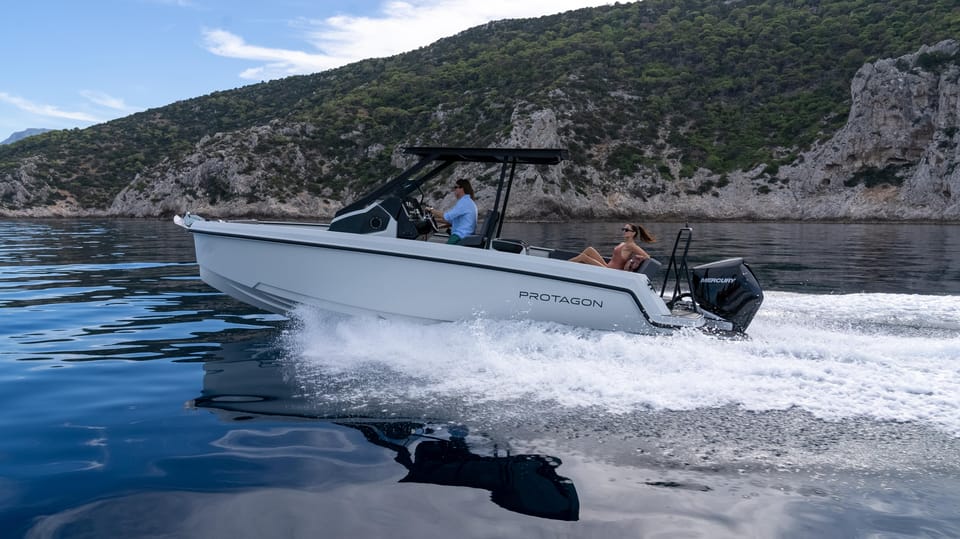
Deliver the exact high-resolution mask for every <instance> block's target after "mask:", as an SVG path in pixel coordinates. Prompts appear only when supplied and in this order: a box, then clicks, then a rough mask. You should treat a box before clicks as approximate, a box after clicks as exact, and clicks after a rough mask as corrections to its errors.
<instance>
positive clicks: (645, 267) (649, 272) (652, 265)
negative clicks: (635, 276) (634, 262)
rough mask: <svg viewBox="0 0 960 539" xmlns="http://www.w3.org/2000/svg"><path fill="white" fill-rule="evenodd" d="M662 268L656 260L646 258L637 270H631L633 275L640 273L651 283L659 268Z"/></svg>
mask: <svg viewBox="0 0 960 539" xmlns="http://www.w3.org/2000/svg"><path fill="white" fill-rule="evenodd" d="M662 267H663V264H661V263H660V261H659V260H657V259H656V258H653V257H651V258H648V259H646V260H644V261H643V262H641V263H640V265H639V266H637V269H635V270H633V272H634V273H642V274H644V275H646V276H647V278H648V279H650V280H651V281H652V280H653V277H654V276H655V275H656V274H657V273H658V272H659V271H660V268H662Z"/></svg>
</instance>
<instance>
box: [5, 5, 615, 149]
mask: <svg viewBox="0 0 960 539" xmlns="http://www.w3.org/2000/svg"><path fill="white" fill-rule="evenodd" d="M611 3H613V2H612V1H610V0H406V1H398V0H393V1H388V0H5V1H4V3H3V7H2V8H0V140H3V139H5V138H7V136H9V135H10V134H12V133H14V132H17V131H21V130H23V129H27V128H32V127H35V128H47V129H66V128H74V127H79V128H84V127H88V126H90V125H94V124H97V123H101V122H105V121H108V120H112V119H115V118H119V117H122V116H127V115H129V114H133V113H135V112H139V111H142V110H146V109H149V108H154V107H161V106H164V105H168V104H170V103H173V102H176V101H180V100H182V99H189V98H192V97H198V96H201V95H205V94H209V93H211V92H215V91H219V90H230V89H233V88H239V87H241V86H246V85H248V84H253V83H257V82H260V81H266V80H273V79H278V78H283V77H286V76H290V75H300V74H306V73H316V72H319V71H325V70H328V69H332V68H336V67H339V66H342V65H346V64H349V63H352V62H356V61H358V60H363V59H366V58H378V57H385V56H392V55H394V54H398V53H401V52H405V51H409V50H413V49H416V48H418V47H422V46H425V45H429V44H430V43H433V42H434V41H436V40H438V39H440V38H443V37H447V36H451V35H454V34H456V33H458V32H461V31H463V30H466V29H467V28H472V27H474V26H478V25H481V24H484V23H486V22H489V21H492V20H501V19H516V18H528V17H539V16H542V15H550V14H554V13H560V12H563V11H568V10H571V9H579V8H582V7H592V6H599V5H606V4H611Z"/></svg>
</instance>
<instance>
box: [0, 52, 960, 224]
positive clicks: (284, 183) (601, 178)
mask: <svg viewBox="0 0 960 539" xmlns="http://www.w3.org/2000/svg"><path fill="white" fill-rule="evenodd" d="M958 80H960V43H958V42H956V41H944V42H941V43H939V44H936V45H934V46H929V47H924V48H922V49H921V50H920V51H918V52H916V53H914V54H910V55H907V56H903V57H901V58H897V59H886V60H880V61H877V62H874V63H870V64H867V65H864V66H863V67H862V68H861V69H860V70H859V71H858V72H857V73H856V75H855V77H854V78H853V81H852V84H851V97H852V106H851V108H850V112H849V117H848V119H847V122H846V124H845V125H844V126H843V127H842V128H841V129H840V130H839V131H838V132H836V133H833V134H824V136H823V137H822V139H821V140H820V142H818V143H816V144H815V145H814V146H813V147H812V148H800V147H796V148H782V152H780V154H781V155H782V156H795V158H793V159H784V160H781V162H780V164H761V165H758V166H756V167H755V168H753V169H751V170H741V171H735V172H733V173H726V174H717V173H714V172H713V171H710V170H708V169H705V168H701V169H700V170H698V171H696V172H695V173H694V174H693V175H692V176H690V175H689V174H687V175H684V174H683V173H681V163H680V162H679V161H673V160H672V159H670V157H669V156H670V155H673V154H676V153H677V150H676V149H675V148H671V147H670V145H669V142H668V141H669V140H670V137H669V129H671V128H670V127H669V123H667V124H666V125H665V127H663V128H662V129H661V134H660V137H659V140H655V141H649V140H648V141H631V142H632V143H633V144H635V145H639V146H641V147H642V151H643V154H644V155H645V156H650V157H654V156H656V157H658V160H657V162H659V163H664V162H665V163H666V164H667V166H662V165H661V166H656V167H654V166H644V165H643V164H640V165H638V166H637V167H635V169H634V170H632V171H630V173H628V174H615V175H611V174H610V173H609V172H608V171H606V172H605V171H603V170H601V169H600V168H598V166H597V165H595V163H603V162H605V161H606V159H605V158H606V157H607V156H609V155H610V154H611V153H612V152H614V151H616V149H617V142H616V141H614V142H608V143H605V144H602V145H594V146H592V147H590V148H588V149H587V151H588V152H589V153H590V154H591V155H592V156H593V159H590V160H587V161H586V164H583V162H581V163H580V164H577V163H576V162H566V163H564V164H563V165H561V166H559V167H551V168H549V169H547V170H540V169H534V168H530V169H526V170H521V171H519V174H520V176H519V180H518V181H517V183H516V185H515V188H514V191H513V193H512V195H511V201H512V205H511V210H510V215H509V216H508V218H510V219H514V220H520V219H617V218H641V219H645V220H650V219H662V218H689V219H801V220H802V219H823V220H949V221H960V200H958V197H960V171H958V169H957V164H958V162H960V121H958V115H960V82H958ZM621 97H622V99H624V100H629V99H633V98H632V97H631V96H629V95H623V96H621ZM556 103H557V105H556V106H555V107H552V108H544V107H542V106H535V105H532V104H530V103H526V102H522V101H521V102H517V103H515V104H514V105H513V116H512V121H511V124H512V127H511V129H510V130H509V132H506V134H504V135H502V137H501V138H500V139H499V140H497V141H494V143H493V144H491V145H493V146H510V147H519V146H528V147H568V146H570V145H571V144H579V143H580V142H582V139H581V138H579V136H578V134H577V131H576V129H577V125H576V124H575V122H574V120H573V118H574V117H575V115H577V114H581V115H582V114H583V113H584V112H585V111H588V109H589V106H590V105H589V103H580V102H578V101H577V100H576V99H573V98H571V97H569V96H564V95H558V96H556ZM437 114H438V115H441V116H442V113H441V111H438V112H437ZM438 121H442V118H438ZM314 131H315V127H314V126H311V125H310V124H309V123H302V122H301V123H290V122H280V121H274V122H270V123H268V124H266V125H261V126H258V127H255V128H250V129H243V130H238V131H232V132H228V133H218V134H216V135H214V136H208V137H204V138H203V139H202V140H200V141H199V142H197V143H196V145H195V147H194V148H193V151H192V152H190V153H189V154H188V155H187V156H186V157H185V158H182V159H177V160H175V161H174V160H165V161H162V162H160V164H159V165H156V166H153V167H150V168H148V169H146V170H144V171H142V172H140V173H139V174H137V175H136V177H134V178H133V179H132V180H131V181H130V182H129V184H128V185H127V186H126V188H124V189H123V191H122V192H120V193H119V195H117V196H116V198H115V199H114V200H113V203H112V204H111V205H110V207H109V209H108V210H106V211H105V212H104V210H91V209H89V208H84V207H82V205H81V204H80V203H79V202H77V200H75V199H74V198H73V196H71V195H70V193H69V192H67V191H64V190H63V189H59V188H58V187H57V186H56V185H55V184H53V183H50V182H47V181H44V179H43V171H44V169H45V166H46V164H45V162H44V158H43V157H36V158H31V159H26V160H24V161H22V162H21V164H20V167H19V170H17V171H16V172H15V173H14V174H12V175H8V176H7V177H5V178H3V179H2V181H0V197H2V198H3V200H4V201H5V202H6V208H7V209H4V210H0V212H2V213H0V214H6V215H15V216H17V215H18V216H57V215H59V216H65V215H92V214H104V213H106V214H107V215H114V216H137V217H148V216H160V215H169V214H171V213H175V212H176V213H181V212H184V211H193V212H196V213H201V214H207V215H214V216H220V217H232V216H262V217H267V216H269V217H295V218H329V217H330V216H332V215H333V213H334V212H335V211H336V210H337V209H338V208H340V207H342V206H343V205H344V204H345V203H349V202H350V201H351V200H352V199H354V198H355V197H356V196H358V195H359V194H362V191H363V190H364V189H366V188H368V187H369V186H362V185H356V183H355V182H354V183H351V182H350V181H349V180H350V179H349V178H345V177H343V174H342V173H341V172H336V171H337V170H340V169H341V168H342V167H338V165H342V164H343V160H344V158H343V156H338V155H329V154H327V153H325V151H324V150H323V145H321V144H316V143H315V141H313V140H312V139H311V137H312V134H313V132H314ZM343 137H362V134H361V133H359V132H358V133H345V134H344V135H343ZM412 137H413V138H411V139H409V140H407V141H404V142H403V143H401V144H397V145H396V146H395V147H391V148H387V147H384V146H382V145H381V144H378V143H375V142H366V143H363V144H362V145H361V146H362V147H364V148H365V150H364V154H365V155H363V156H359V159H360V160H361V162H364V160H366V161H369V162H372V163H377V164H379V165H382V166H383V168H384V173H383V179H384V180H385V179H387V178H388V177H389V176H391V175H392V174H394V173H396V169H394V170H390V167H389V166H387V165H388V164H389V165H393V166H394V167H397V168H402V167H405V166H406V165H408V164H409V161H408V158H406V157H405V156H404V155H403V154H402V153H401V152H400V151H399V149H400V148H401V147H403V146H407V145H418V144H420V143H421V141H420V140H419V139H418V138H416V135H412ZM581 146H582V144H581ZM355 157H356V156H355ZM281 164H282V165H283V166H282V167H281V166H280V165H281ZM280 169H283V170H284V173H283V174H282V175H281V174H279V173H278V172H277V171H278V170H280ZM461 173H462V174H463V175H465V176H469V177H470V178H472V179H474V180H475V182H474V183H475V184H476V186H477V188H478V189H477V190H478V193H479V203H480V206H481V207H483V205H484V203H485V202H492V200H493V193H492V192H490V189H491V188H490V187H489V186H486V185H485V184H484V182H483V180H482V178H483V177H484V176H485V175H489V174H492V171H489V170H484V169H482V168H479V167H477V168H473V169H465V170H462V172H461ZM428 196H430V197H431V198H433V200H432V201H431V202H432V203H434V204H436V205H443V204H447V203H450V202H451V201H450V200H444V198H443V197H444V196H446V197H449V196H450V195H449V194H447V193H446V192H445V190H444V191H441V190H438V191H436V192H435V194H434V193H431V194H429V195H428ZM10 208H19V209H10Z"/></svg>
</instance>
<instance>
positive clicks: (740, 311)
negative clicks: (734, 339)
mask: <svg viewBox="0 0 960 539" xmlns="http://www.w3.org/2000/svg"><path fill="white" fill-rule="evenodd" d="M690 273H691V277H692V281H691V283H690V284H691V285H692V287H693V289H692V294H693V298H694V299H695V300H696V302H697V304H698V305H700V307H701V308H702V309H703V310H705V311H709V312H711V313H713V314H715V315H717V316H719V317H720V318H723V319H724V320H726V321H728V322H730V323H731V324H733V331H736V332H740V333H743V332H744V331H746V329H747V326H749V325H750V322H751V321H752V320H753V316H754V315H755V314H757V310H758V309H760V304H761V303H763V290H762V289H761V288H760V283H758V282H757V277H756V276H755V275H754V274H753V270H751V269H750V266H748V265H747V264H746V263H745V262H744V261H743V259H742V258H728V259H726V260H720V261H717V262H711V263H709V264H703V265H700V266H695V267H693V268H692V269H691V271H690Z"/></svg>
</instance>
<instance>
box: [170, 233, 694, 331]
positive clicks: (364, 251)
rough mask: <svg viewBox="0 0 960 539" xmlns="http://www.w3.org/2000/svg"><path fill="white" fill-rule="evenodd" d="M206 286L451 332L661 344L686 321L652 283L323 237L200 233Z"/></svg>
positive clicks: (273, 304)
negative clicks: (465, 327)
mask: <svg viewBox="0 0 960 539" xmlns="http://www.w3.org/2000/svg"><path fill="white" fill-rule="evenodd" d="M178 224H181V225H183V226H185V227H187V228H188V229H189V230H190V231H191V232H193V233H194V241H195V245H196V254H197V262H198V264H199V266H200V276H201V278H202V279H203V280H204V282H206V283H208V284H209V285H211V286H213V287H214V288H216V289H218V290H220V291H222V292H224V293H226V294H228V295H230V296H232V297H234V298H236V299H238V300H240V301H243V302H245V303H248V304H250V305H254V306H256V307H259V308H261V309H264V310H267V311H271V312H275V313H280V314H288V313H289V312H290V311H292V310H293V309H295V308H296V307H297V305H309V306H314V307H317V308H320V309H325V310H329V311H333V312H337V313H343V314H348V315H368V316H369V315H372V316H381V317H387V318H392V317H399V318H410V319H419V320H426V321H437V322H447V321H455V320H464V319H471V318H477V317H484V318H493V319H511V320H537V321H549V322H556V323H560V324H567V325H572V326H579V327H586V328H593V329H602V330H616V331H626V332H632V333H662V332H669V331H672V330H675V329H677V328H682V327H700V326H703V325H704V323H705V320H704V317H703V316H702V315H701V314H700V313H687V314H679V315H675V314H672V313H671V312H670V309H668V308H667V306H666V304H665V303H664V301H663V300H662V298H661V297H660V296H659V295H658V294H657V293H656V292H655V291H654V290H653V288H652V287H651V285H650V282H649V280H648V278H647V276H646V275H643V274H640V273H631V272H625V271H616V270H610V269H607V268H600V267H595V266H589V265H584V264H576V263H571V262H567V261H564V260H555V259H550V258H546V257H540V256H531V255H527V254H520V253H507V252H500V251H496V250H489V249H473V248H467V247H460V246H451V245H445V244H441V243H434V242H427V241H416V240H405V239H397V238H389V237H380V236H375V235H358V234H350V233H341V232H333V231H330V230H327V229H326V228H325V227H322V226H305V225H296V224H266V223H255V222H252V223H251V222H215V221H202V220H198V221H194V222H192V223H187V224H183V222H182V220H181V222H180V223H178Z"/></svg>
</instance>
